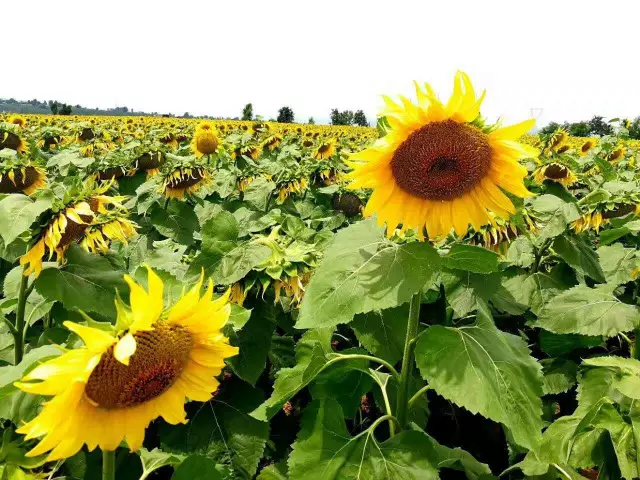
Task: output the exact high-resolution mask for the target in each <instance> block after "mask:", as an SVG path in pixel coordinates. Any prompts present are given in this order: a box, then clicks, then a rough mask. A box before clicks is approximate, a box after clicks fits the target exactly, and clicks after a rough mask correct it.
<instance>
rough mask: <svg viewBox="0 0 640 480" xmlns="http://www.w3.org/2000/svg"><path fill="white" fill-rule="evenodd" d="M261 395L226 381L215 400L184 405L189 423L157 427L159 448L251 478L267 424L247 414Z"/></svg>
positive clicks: (235, 381)
mask: <svg viewBox="0 0 640 480" xmlns="http://www.w3.org/2000/svg"><path fill="white" fill-rule="evenodd" d="M263 398H264V393H263V392H262V391H261V390H260V389H257V388H253V387H251V386H250V385H248V384H246V383H244V382H243V381H242V380H240V379H238V378H231V379H230V380H226V381H225V382H224V383H223V384H222V385H221V386H220V390H219V391H218V394H217V395H216V397H215V398H213V399H212V400H211V401H209V402H207V403H202V404H198V403H195V402H192V403H190V404H188V405H187V411H188V416H189V423H187V424H186V425H169V424H166V423H163V424H161V425H160V427H159V431H160V443H161V448H162V450H163V451H165V452H172V453H175V454H180V455H192V454H199V455H204V456H206V457H207V458H209V459H211V460H215V461H217V462H221V463H222V462H228V461H229V460H230V463H231V466H232V467H233V469H234V470H237V471H238V472H242V474H243V477H244V476H246V478H251V477H252V476H253V475H254V474H255V472H256V470H257V468H258V462H259V461H260V459H261V458H262V454H263V451H264V448H265V445H266V442H267V439H268V438H269V424H268V423H266V422H261V421H258V420H256V419H255V418H253V417H251V416H250V415H249V414H248V413H249V412H250V411H251V410H253V409H254V408H255V407H256V406H258V404H260V402H261V401H262V399H263Z"/></svg>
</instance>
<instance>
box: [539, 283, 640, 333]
mask: <svg viewBox="0 0 640 480" xmlns="http://www.w3.org/2000/svg"><path fill="white" fill-rule="evenodd" d="M612 290H613V287H611V286H609V285H600V286H598V287H596V288H589V287H587V286H585V285H578V286H576V287H573V288H572V289H570V290H567V291H566V292H563V293H561V294H559V295H557V296H556V297H554V298H553V299H551V300H550V301H549V303H547V305H546V306H545V307H544V308H543V310H542V312H541V313H540V317H539V318H538V321H537V323H536V325H537V326H539V327H540V328H544V329H545V330H549V331H551V332H555V333H579V334H581V335H591V336H598V335H601V336H606V337H612V336H614V335H617V334H618V333H620V332H628V331H630V330H633V329H634V328H637V327H638V326H639V325H640V310H638V307H635V306H633V305H627V304H626V303H622V302H621V301H620V300H618V298H616V296H615V295H614V294H613V292H612Z"/></svg>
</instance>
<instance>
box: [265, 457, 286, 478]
mask: <svg viewBox="0 0 640 480" xmlns="http://www.w3.org/2000/svg"><path fill="white" fill-rule="evenodd" d="M257 480H289V477H288V476H287V462H286V461H285V460H282V461H280V462H278V463H274V464H271V465H267V466H266V467H264V468H263V469H262V471H261V472H260V475H258V477H257Z"/></svg>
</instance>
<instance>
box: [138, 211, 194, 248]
mask: <svg viewBox="0 0 640 480" xmlns="http://www.w3.org/2000/svg"><path fill="white" fill-rule="evenodd" d="M150 219H151V224H152V225H153V226H154V227H155V228H156V230H157V231H158V232H160V233H161V234H162V235H164V236H165V237H167V238H171V239H172V240H175V241H176V242H178V243H180V244H182V245H186V246H189V245H191V244H192V243H193V232H195V231H197V230H198V229H199V227H200V225H199V223H198V217H197V216H196V214H195V212H194V211H193V207H192V206H190V205H189V204H188V203H186V202H179V201H176V200H172V201H170V202H169V205H168V207H167V209H166V210H165V209H163V208H155V209H154V210H153V211H152V212H151V217H150Z"/></svg>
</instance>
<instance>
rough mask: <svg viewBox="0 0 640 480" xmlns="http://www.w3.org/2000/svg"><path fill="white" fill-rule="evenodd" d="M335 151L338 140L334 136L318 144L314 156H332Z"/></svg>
mask: <svg viewBox="0 0 640 480" xmlns="http://www.w3.org/2000/svg"><path fill="white" fill-rule="evenodd" d="M335 152H336V140H335V139H334V138H332V139H331V140H327V141H325V142H322V143H321V144H320V145H319V146H318V148H317V149H316V151H315V153H314V154H313V158H331V157H332V156H333V154H334V153H335Z"/></svg>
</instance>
